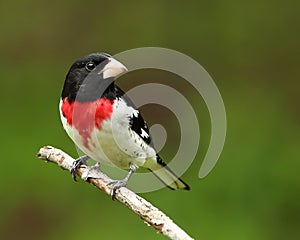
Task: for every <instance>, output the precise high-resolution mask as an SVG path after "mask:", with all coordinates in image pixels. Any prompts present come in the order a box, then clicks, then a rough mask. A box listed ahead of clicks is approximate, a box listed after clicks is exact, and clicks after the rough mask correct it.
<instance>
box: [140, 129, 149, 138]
mask: <svg viewBox="0 0 300 240" xmlns="http://www.w3.org/2000/svg"><path fill="white" fill-rule="evenodd" d="M141 132H142V134H141V137H142V138H148V137H149V134H148V133H146V131H145V130H144V129H142V128H141Z"/></svg>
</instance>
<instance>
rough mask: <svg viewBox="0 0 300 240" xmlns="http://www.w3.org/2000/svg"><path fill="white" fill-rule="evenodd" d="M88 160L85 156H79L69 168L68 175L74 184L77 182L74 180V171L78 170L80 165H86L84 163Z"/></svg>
mask: <svg viewBox="0 0 300 240" xmlns="http://www.w3.org/2000/svg"><path fill="white" fill-rule="evenodd" d="M88 159H89V157H88V156H87V155H84V156H81V157H79V158H77V159H76V160H75V161H74V162H73V164H72V166H71V168H70V173H71V175H72V178H73V179H74V181H75V182H77V180H76V171H77V169H78V168H80V167H81V166H82V165H86V161H87V160H88Z"/></svg>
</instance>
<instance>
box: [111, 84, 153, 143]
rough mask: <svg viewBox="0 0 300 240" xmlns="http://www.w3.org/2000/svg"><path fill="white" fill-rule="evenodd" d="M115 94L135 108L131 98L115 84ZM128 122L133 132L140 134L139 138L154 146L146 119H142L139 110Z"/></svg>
mask: <svg viewBox="0 0 300 240" xmlns="http://www.w3.org/2000/svg"><path fill="white" fill-rule="evenodd" d="M116 96H117V97H122V99H123V100H124V101H125V102H126V103H127V105H128V106H131V107H133V108H134V109H136V106H135V105H134V103H133V102H132V101H131V99H130V98H129V97H128V96H127V95H126V94H125V92H124V91H123V90H122V89H120V88H119V87H117V86H116ZM129 124H130V128H131V129H132V130H133V131H134V132H135V133H137V134H138V135H139V136H140V138H142V139H143V140H144V141H145V142H146V143H147V144H149V145H150V146H151V147H153V148H154V146H153V143H152V140H151V136H150V133H149V128H148V126H147V123H146V121H145V120H144V119H143V117H142V115H141V114H140V112H138V114H135V115H131V116H130V118H129Z"/></svg>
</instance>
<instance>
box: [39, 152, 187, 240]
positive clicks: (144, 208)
mask: <svg viewBox="0 0 300 240" xmlns="http://www.w3.org/2000/svg"><path fill="white" fill-rule="evenodd" d="M37 156H38V158H40V159H43V160H46V161H47V162H53V163H56V164H57V165H58V166H60V167H61V168H62V169H65V170H69V169H70V168H71V166H72V164H73V162H74V161H75V159H73V158H72V157H70V156H69V155H68V154H66V153H64V152H63V151H62V150H60V149H57V148H54V147H51V146H45V147H42V148H41V149H40V150H39V152H38V154H37ZM77 175H78V176H80V177H81V178H82V179H83V180H84V181H86V182H89V183H91V184H92V185H94V186H95V187H97V188H98V189H100V190H102V191H103V192H105V193H106V194H108V195H110V193H111V190H112V185H108V183H110V182H112V181H113V180H112V179H110V178H109V177H108V176H106V175H105V174H103V173H102V172H101V171H100V169H99V168H98V167H86V166H82V167H80V168H79V169H78V170H77ZM115 199H116V200H118V201H119V202H120V203H122V204H124V205H125V206H127V207H128V208H129V209H130V210H132V211H133V212H134V213H136V214H137V215H138V216H139V217H140V218H141V219H143V220H144V222H145V223H146V224H147V225H148V226H152V227H153V228H154V229H156V230H157V231H158V233H162V234H163V235H165V236H167V237H169V238H170V239H173V240H183V239H184V240H190V239H193V238H191V237H190V236H189V235H188V234H187V233H186V232H184V231H183V230H182V229H181V228H180V227H178V226H177V225H176V224H175V223H174V222H173V221H172V220H171V219H170V218H169V217H168V216H167V215H166V214H164V213H163V212H162V211H160V210H159V209H158V208H156V207H154V206H153V205H152V204H151V203H149V202H148V201H146V200H145V199H143V198H142V197H140V196H138V195H136V194H135V193H134V192H132V191H130V190H129V189H127V188H125V187H122V188H120V189H118V190H117V191H116V195H115Z"/></svg>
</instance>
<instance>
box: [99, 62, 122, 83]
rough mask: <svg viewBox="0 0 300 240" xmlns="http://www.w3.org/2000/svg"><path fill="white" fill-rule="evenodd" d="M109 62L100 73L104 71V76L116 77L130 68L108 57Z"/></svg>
mask: <svg viewBox="0 0 300 240" xmlns="http://www.w3.org/2000/svg"><path fill="white" fill-rule="evenodd" d="M108 61H109V62H108V63H107V64H106V65H105V66H104V68H103V69H102V70H101V71H100V72H99V73H98V74H101V73H103V78H104V79H105V78H112V77H116V76H118V75H120V74H122V73H124V72H127V71H128V69H127V68H126V67H125V66H124V65H123V64H122V63H120V62H119V61H117V60H115V59H113V58H108Z"/></svg>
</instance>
